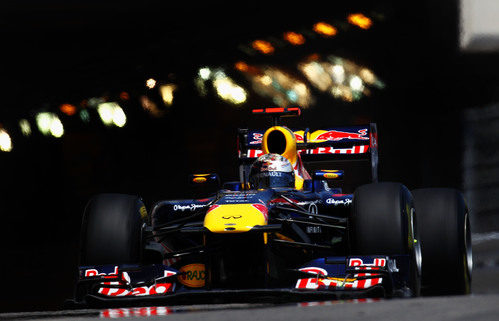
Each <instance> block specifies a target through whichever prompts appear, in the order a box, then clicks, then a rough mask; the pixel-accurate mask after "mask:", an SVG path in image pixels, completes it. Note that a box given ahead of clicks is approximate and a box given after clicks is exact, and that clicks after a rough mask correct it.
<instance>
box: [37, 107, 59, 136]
mask: <svg viewBox="0 0 499 321" xmlns="http://www.w3.org/2000/svg"><path fill="white" fill-rule="evenodd" d="M35 120H36V125H37V126H38V130H39V131H40V132H41V133H42V134H43V135H45V136H48V135H52V136H54V137H56V138H60V137H62V135H64V126H63V125H62V122H61V120H60V119H59V116H57V115H56V114H54V113H51V112H41V113H38V114H37V115H36V116H35Z"/></svg>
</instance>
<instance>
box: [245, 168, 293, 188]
mask: <svg viewBox="0 0 499 321" xmlns="http://www.w3.org/2000/svg"><path fill="white" fill-rule="evenodd" d="M250 183H251V185H252V187H253V188H256V189H262V188H271V187H294V186H295V177H294V175H293V173H288V172H278V171H272V172H261V173H258V174H256V175H254V176H253V177H252V179H251V182H250Z"/></svg>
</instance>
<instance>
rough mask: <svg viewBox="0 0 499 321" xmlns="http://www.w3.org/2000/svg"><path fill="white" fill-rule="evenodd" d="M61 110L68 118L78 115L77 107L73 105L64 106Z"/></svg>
mask: <svg viewBox="0 0 499 321" xmlns="http://www.w3.org/2000/svg"><path fill="white" fill-rule="evenodd" d="M59 109H60V111H62V112H63V113H65V114H66V115H68V116H73V115H74V114H76V107H75V106H74V105H71V104H62V105H61V106H60V107H59Z"/></svg>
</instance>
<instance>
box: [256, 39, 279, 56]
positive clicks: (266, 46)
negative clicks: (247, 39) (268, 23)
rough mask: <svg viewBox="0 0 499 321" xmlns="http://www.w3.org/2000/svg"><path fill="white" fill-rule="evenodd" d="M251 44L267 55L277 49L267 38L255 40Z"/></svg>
mask: <svg viewBox="0 0 499 321" xmlns="http://www.w3.org/2000/svg"><path fill="white" fill-rule="evenodd" d="M251 46H252V47H253V49H255V50H258V51H260V52H261V53H263V54H265V55H269V54H272V53H274V50H275V49H274V47H273V46H272V44H271V43H270V42H268V41H265V40H255V41H253V42H252V44H251Z"/></svg>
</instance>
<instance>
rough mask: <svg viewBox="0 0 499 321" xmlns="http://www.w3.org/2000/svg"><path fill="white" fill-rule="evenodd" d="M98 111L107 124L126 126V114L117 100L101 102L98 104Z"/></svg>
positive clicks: (103, 121)
mask: <svg viewBox="0 0 499 321" xmlns="http://www.w3.org/2000/svg"><path fill="white" fill-rule="evenodd" d="M97 112H98V113H99V117H100V119H101V120H102V123H104V125H106V126H111V125H115V126H117V127H123V126H125V124H126V122H127V118H126V114H125V112H124V111H123V109H122V108H121V107H120V105H119V104H118V103H116V102H106V103H101V104H99V106H97Z"/></svg>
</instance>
